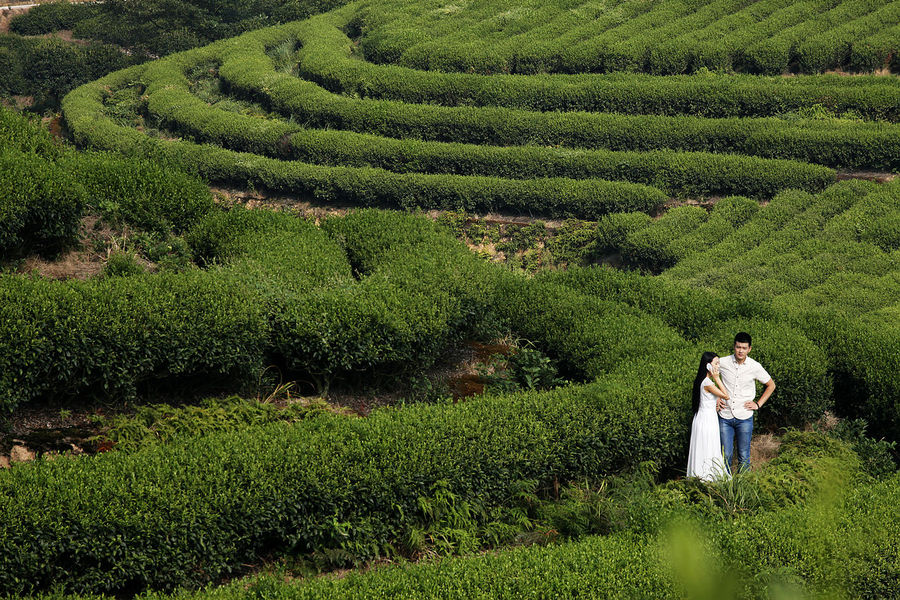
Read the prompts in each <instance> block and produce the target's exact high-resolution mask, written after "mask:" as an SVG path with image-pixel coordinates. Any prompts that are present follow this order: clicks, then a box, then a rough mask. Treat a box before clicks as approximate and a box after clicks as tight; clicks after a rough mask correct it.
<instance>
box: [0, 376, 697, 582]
mask: <svg viewBox="0 0 900 600" xmlns="http://www.w3.org/2000/svg"><path fill="white" fill-rule="evenodd" d="M646 391H647V390H643V391H638V390H636V389H635V388H634V386H633V385H631V384H629V383H626V381H624V380H622V381H616V382H614V381H612V380H610V381H607V382H604V383H600V384H596V385H593V386H588V387H584V388H564V389H561V390H557V391H554V392H546V393H543V394H537V393H531V394H524V395H517V396H513V397H503V398H484V399H481V400H477V401H471V402H468V403H464V404H458V405H453V406H428V405H416V406H411V407H407V408H404V409H403V410H382V411H377V412H375V413H373V414H372V415H371V416H370V417H368V418H366V419H347V418H340V417H332V416H327V415H322V416H319V417H317V418H315V419H312V420H309V421H306V422H304V423H300V424H298V425H294V426H285V425H269V426H264V427H250V428H247V429H244V430H242V431H239V432H230V433H220V434H214V435H208V436H205V437H200V438H194V439H190V440H185V441H183V442H175V443H173V444H169V445H154V446H151V447H147V448H144V449H142V450H139V451H137V452H134V453H131V454H124V453H107V454H105V455H101V456H97V457H94V458H93V459H91V460H79V461H70V460H58V461H53V462H38V463H35V464H33V465H30V466H28V467H26V468H16V469H13V470H11V471H4V472H2V473H0V497H2V498H3V504H4V506H6V507H7V511H8V512H7V515H8V516H9V518H8V519H6V520H5V521H4V525H3V527H2V529H0V547H2V548H4V551H3V552H2V553H0V562H2V564H3V568H2V569H0V589H2V590H3V591H4V592H5V593H23V592H28V593H31V592H35V591H39V590H42V589H47V588H48V587H50V586H63V587H64V588H65V589H67V590H70V591H79V592H89V591H92V592H103V591H106V592H112V591H116V590H122V589H125V588H128V589H132V590H140V589H143V588H145V587H150V588H158V589H171V588H173V587H175V586H176V585H181V584H183V585H191V586H196V585H198V584H202V583H205V582H208V581H211V580H217V579H218V578H219V577H221V576H223V575H225V574H228V573H237V572H240V570H241V564H244V563H247V562H248V559H252V557H254V556H259V555H261V554H262V553H266V554H267V555H270V556H271V555H272V553H273V552H274V553H276V555H285V554H292V553H305V552H310V551H315V550H323V551H324V550H326V549H344V550H345V551H346V552H348V553H349V555H350V556H353V557H357V558H371V557H373V556H375V555H377V554H380V553H383V552H384V551H385V549H386V547H387V546H388V545H389V544H392V543H395V542H396V540H398V538H399V537H400V536H401V535H402V533H403V531H404V528H405V527H406V526H408V525H411V524H413V522H412V519H413V518H414V516H415V515H416V514H417V511H416V506H417V502H418V498H420V497H427V496H428V494H429V491H430V490H431V489H432V487H433V485H434V484H435V482H437V481H438V480H446V481H447V485H448V489H449V490H450V491H451V492H452V493H454V494H456V495H457V496H458V497H459V498H460V499H462V500H465V499H475V498H478V499H479V500H480V501H481V502H483V503H484V504H485V505H486V506H488V507H490V506H498V505H500V504H503V503H505V502H506V501H507V500H508V498H509V496H510V494H511V492H512V490H513V488H514V487H515V486H516V485H518V482H519V481H521V480H524V479H537V480H539V481H552V479H553V477H554V476H556V477H558V478H559V479H560V480H563V481H566V480H569V479H572V478H577V477H583V476H585V475H588V474H599V473H609V472H610V471H612V470H615V469H618V468H621V467H623V466H626V465H629V464H634V462H635V461H639V460H644V459H648V458H651V457H652V458H656V459H660V460H666V459H667V457H669V456H671V454H672V453H673V451H675V449H676V447H677V446H679V445H680V444H681V440H680V439H678V440H676V438H678V437H680V436H678V435H677V433H676V429H675V428H673V427H672V426H671V423H670V421H671V418H670V416H669V409H668V408H667V407H666V406H665V405H661V406H660V405H655V406H652V407H651V406H649V405H648V404H647V403H645V402H641V401H639V398H640V397H641V396H640V394H641V393H645V392H646ZM636 407H637V409H638V410H635V408H636ZM273 465H278V468H272V466H273ZM235 490H240V493H235ZM162 507H165V509H164V510H161V508H162ZM40 540H46V541H47V542H49V543H43V545H42V546H40V547H38V546H37V544H39V543H41V542H40ZM12 549H16V552H12ZM111 549H115V550H111ZM48 567H49V568H48Z"/></svg>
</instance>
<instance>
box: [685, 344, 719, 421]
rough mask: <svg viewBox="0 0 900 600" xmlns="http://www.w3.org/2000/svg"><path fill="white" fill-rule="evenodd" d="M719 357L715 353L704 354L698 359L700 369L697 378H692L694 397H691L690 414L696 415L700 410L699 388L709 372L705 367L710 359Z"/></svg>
mask: <svg viewBox="0 0 900 600" xmlns="http://www.w3.org/2000/svg"><path fill="white" fill-rule="evenodd" d="M717 356H719V355H718V354H716V353H715V352H704V353H703V356H701V357H700V368H699V369H697V376H696V377H695V378H694V395H693V396H692V399H693V402H692V403H691V408H692V411H691V414H695V415H696V414H697V411H698V410H700V388H701V387H702V386H703V380H704V379H706V378H707V376H709V371H707V370H706V365H708V364H709V363H711V362H712V359H714V358H715V357H717Z"/></svg>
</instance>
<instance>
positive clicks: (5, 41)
mask: <svg viewBox="0 0 900 600" xmlns="http://www.w3.org/2000/svg"><path fill="white" fill-rule="evenodd" d="M66 6H69V5H68V4H66ZM136 62H140V58H139V57H135V56H129V55H127V54H124V53H123V52H121V51H120V50H119V49H118V48H115V47H113V46H110V45H108V44H100V43H92V44H89V45H86V46H85V45H80V44H76V43H73V42H64V41H62V40H58V39H52V38H49V39H45V38H26V37H22V36H19V35H6V34H4V35H0V95H3V96H11V95H20V96H33V97H34V106H36V107H37V108H42V107H44V106H58V105H59V101H60V100H61V99H62V97H63V96H65V95H66V94H67V93H69V92H70V91H71V90H72V89H73V88H75V87H78V86H79V85H82V84H84V83H87V82H89V81H93V80H94V79H97V78H98V77H102V76H103V75H106V74H107V73H109V72H111V71H116V70H118V69H123V68H125V67H127V66H129V65H132V64H135V63H136Z"/></svg>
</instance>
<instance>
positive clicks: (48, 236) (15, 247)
mask: <svg viewBox="0 0 900 600" xmlns="http://www.w3.org/2000/svg"><path fill="white" fill-rule="evenodd" d="M0 188H2V189H3V190H6V191H5V192H4V194H3V197H2V198H0V258H3V259H9V258H14V257H18V256H23V255H26V254H28V253H31V252H37V253H41V254H44V255H54V254H56V253H58V252H59V251H60V250H62V249H63V248H65V247H67V246H70V245H72V244H73V243H74V242H75V240H76V237H77V234H78V226H79V223H80V219H81V214H82V209H83V206H84V202H85V198H84V191H83V190H82V188H81V186H80V185H79V184H78V182H77V181H76V180H75V179H74V178H73V177H72V176H71V175H70V174H69V173H68V172H66V171H65V170H64V169H62V168H60V167H59V166H58V165H56V164H54V163H53V162H50V161H48V160H47V159H45V158H43V157H41V156H39V155H36V154H31V153H24V152H20V151H18V150H13V149H4V150H2V151H0Z"/></svg>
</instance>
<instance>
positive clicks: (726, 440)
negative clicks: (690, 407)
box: [719, 415, 753, 473]
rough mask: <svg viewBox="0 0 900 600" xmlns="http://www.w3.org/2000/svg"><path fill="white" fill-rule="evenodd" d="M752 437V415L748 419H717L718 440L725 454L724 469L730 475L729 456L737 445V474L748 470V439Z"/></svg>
mask: <svg viewBox="0 0 900 600" xmlns="http://www.w3.org/2000/svg"><path fill="white" fill-rule="evenodd" d="M752 436H753V415H750V418H748V419H723V418H722V417H719V438H720V439H721V441H722V452H723V453H724V454H725V468H726V469H727V470H728V472H729V473H731V455H732V454H733V453H734V447H735V443H737V458H738V472H739V473H743V472H744V471H748V470H750V438H751V437H752Z"/></svg>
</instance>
